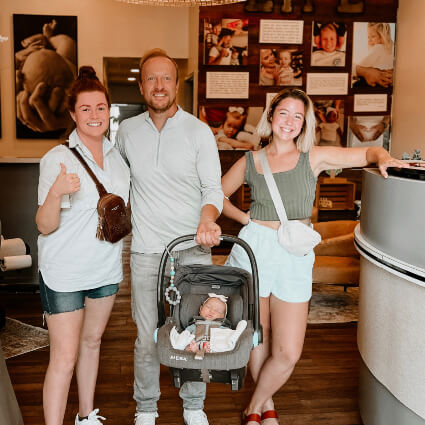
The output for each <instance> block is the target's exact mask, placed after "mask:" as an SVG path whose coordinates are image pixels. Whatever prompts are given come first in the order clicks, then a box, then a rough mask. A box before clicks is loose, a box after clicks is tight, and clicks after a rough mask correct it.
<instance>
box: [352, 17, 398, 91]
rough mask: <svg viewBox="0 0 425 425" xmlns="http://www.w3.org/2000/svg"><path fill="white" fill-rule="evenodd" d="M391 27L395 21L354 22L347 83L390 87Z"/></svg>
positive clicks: (363, 86) (392, 47) (391, 64)
mask: <svg viewBox="0 0 425 425" xmlns="http://www.w3.org/2000/svg"><path fill="white" fill-rule="evenodd" d="M395 30H396V25H395V23H385V22H354V24H353V63H352V73H351V76H352V80H351V87H353V88H357V87H360V88H365V87H378V88H379V87H382V88H391V87H392V85H393V71H394V45H395Z"/></svg>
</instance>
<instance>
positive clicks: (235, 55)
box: [232, 51, 239, 59]
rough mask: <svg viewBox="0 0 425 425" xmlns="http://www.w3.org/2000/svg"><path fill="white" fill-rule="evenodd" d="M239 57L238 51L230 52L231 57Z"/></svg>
mask: <svg viewBox="0 0 425 425" xmlns="http://www.w3.org/2000/svg"><path fill="white" fill-rule="evenodd" d="M238 57H239V53H238V52H237V51H236V52H232V58H233V59H237V58H238Z"/></svg>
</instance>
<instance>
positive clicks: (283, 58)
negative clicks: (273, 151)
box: [279, 52, 291, 67]
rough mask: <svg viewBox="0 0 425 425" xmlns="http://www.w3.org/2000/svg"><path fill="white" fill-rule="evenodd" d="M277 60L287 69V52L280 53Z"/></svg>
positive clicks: (288, 54)
mask: <svg viewBox="0 0 425 425" xmlns="http://www.w3.org/2000/svg"><path fill="white" fill-rule="evenodd" d="M279 60H280V64H281V65H283V66H284V67H288V66H289V65H290V64H291V54H290V53H289V52H280V54H279Z"/></svg>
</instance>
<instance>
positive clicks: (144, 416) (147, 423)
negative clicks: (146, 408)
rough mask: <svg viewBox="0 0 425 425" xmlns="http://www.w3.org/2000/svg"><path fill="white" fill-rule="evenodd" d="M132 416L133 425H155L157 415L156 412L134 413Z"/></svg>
mask: <svg viewBox="0 0 425 425" xmlns="http://www.w3.org/2000/svg"><path fill="white" fill-rule="evenodd" d="M134 416H135V417H134V424H135V425H155V419H156V418H157V417H158V416H159V415H158V412H136V414H135V415H134Z"/></svg>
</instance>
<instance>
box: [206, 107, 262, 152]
mask: <svg viewBox="0 0 425 425" xmlns="http://www.w3.org/2000/svg"><path fill="white" fill-rule="evenodd" d="M263 111H264V108H262V107H256V106H254V107H252V106H250V107H246V106H242V105H236V104H235V105H232V106H228V107H225V106H217V107H215V106H201V107H200V108H199V119H200V120H201V121H204V122H205V123H207V124H208V125H209V126H210V128H211V130H212V132H213V133H214V136H215V140H216V142H217V148H218V149H219V150H258V149H259V148H260V137H259V136H258V135H257V134H256V132H255V128H256V126H257V124H258V121H259V120H260V118H261V115H262V113H263Z"/></svg>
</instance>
